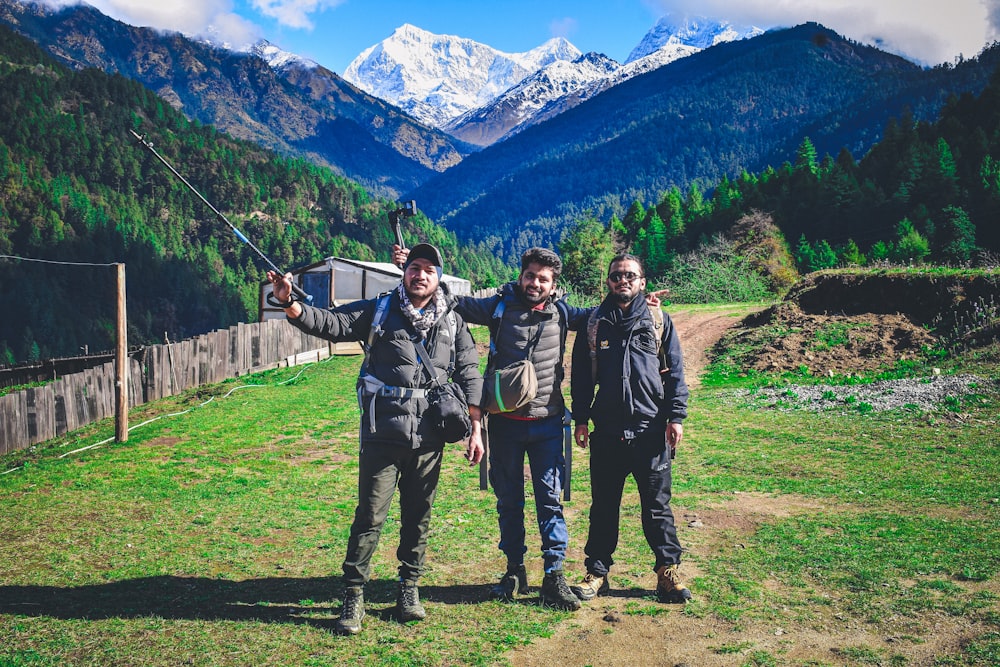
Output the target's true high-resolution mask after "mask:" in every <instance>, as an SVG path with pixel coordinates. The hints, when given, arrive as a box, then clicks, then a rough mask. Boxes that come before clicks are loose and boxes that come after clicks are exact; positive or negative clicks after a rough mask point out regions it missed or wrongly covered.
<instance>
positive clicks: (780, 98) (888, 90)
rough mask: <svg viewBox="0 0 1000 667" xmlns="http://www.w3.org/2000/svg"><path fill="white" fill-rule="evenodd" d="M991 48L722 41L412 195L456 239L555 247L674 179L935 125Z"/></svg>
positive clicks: (816, 31) (986, 65) (805, 31)
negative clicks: (907, 119)
mask: <svg viewBox="0 0 1000 667" xmlns="http://www.w3.org/2000/svg"><path fill="white" fill-rule="evenodd" d="M997 62H1000V49H998V48H992V49H987V50H986V51H984V52H983V53H982V54H980V55H979V56H978V57H977V58H976V59H974V60H969V61H965V62H962V63H959V64H956V65H954V66H942V67H938V68H934V69H931V70H924V69H921V68H919V67H917V66H916V65H914V64H913V63H910V62H908V61H905V60H903V59H902V58H899V57H896V56H892V55H890V54H887V53H885V52H882V51H879V50H878V49H875V48H871V47H866V46H862V45H859V44H856V43H853V42H850V41H849V40H846V39H844V38H843V37H841V36H839V35H837V34H836V33H834V32H832V31H830V30H828V29H826V28H824V27H822V26H819V25H817V24H805V25H802V26H798V27H796V28H792V29H788V30H780V31H774V32H770V33H767V34H764V35H761V36H759V37H756V38H754V39H750V40H745V41H740V42H733V43H728V44H720V45H717V46H714V47H712V48H710V49H706V50H704V51H702V52H700V53H697V54H694V55H692V56H690V57H687V58H683V59H681V60H678V61H676V62H673V63H671V64H669V65H666V66H664V67H661V68H659V69H658V70H655V71H653V72H650V73H648V74H645V75H643V76H639V77H636V78H635V79H632V80H630V81H628V82H626V83H623V84H621V85H619V86H616V87H614V88H611V89H610V90H607V91H605V92H604V93H602V94H600V95H598V96H596V97H595V98H593V99H591V100H588V101H587V102H584V103H583V104H581V105H579V106H577V107H576V108H574V109H571V110H569V111H567V112H566V113H564V114H561V115H560V116H558V117H556V118H554V119H552V120H550V121H547V122H545V123H542V124H540V125H538V126H536V127H534V128H531V129H530V130H527V131H525V132H523V133H521V134H520V135H517V136H515V137H513V138H511V139H509V140H507V141H505V142H502V143H500V144H498V145H495V146H491V147H490V148H488V149H486V150H484V151H482V152H480V153H477V154H475V155H472V156H469V157H468V158H466V159H465V160H464V161H463V162H462V163H461V164H459V165H458V166H456V167H452V168H451V169H449V170H448V171H446V172H445V173H443V174H441V175H439V176H436V177H435V178H434V179H432V180H431V181H429V182H427V183H426V184H424V185H423V186H421V187H420V188H419V189H417V190H415V191H414V192H413V193H412V194H413V196H415V197H417V198H418V199H420V200H422V201H424V203H425V204H424V207H425V210H427V212H428V214H429V215H430V216H431V217H433V218H434V219H435V220H437V221H438V222H441V223H442V224H444V225H445V226H447V227H448V228H449V229H452V230H454V231H455V232H456V233H457V234H458V235H459V237H462V238H464V237H466V236H471V235H473V234H475V237H476V238H477V239H478V238H483V236H482V234H483V231H482V230H484V229H485V230H488V232H487V233H488V234H489V238H488V240H489V241H490V242H492V243H493V244H494V245H495V247H496V248H497V251H498V252H501V253H511V254H513V255H516V253H517V251H518V250H519V249H520V248H522V247H524V246H525V245H529V244H532V243H537V242H543V243H555V242H557V241H558V240H559V238H560V237H561V235H562V234H563V233H564V231H565V229H566V227H567V226H569V225H570V224H572V222H573V221H575V220H578V219H580V218H581V217H584V216H587V215H592V216H595V217H597V218H598V219H601V220H608V219H610V218H611V216H612V215H617V216H618V217H619V218H621V217H623V216H624V215H625V212H626V210H627V208H628V206H629V205H630V204H631V203H632V202H633V201H636V200H638V201H645V202H654V201H656V200H657V199H658V198H659V197H660V196H662V194H663V193H664V192H666V191H668V190H670V189H671V188H672V187H674V186H676V187H678V188H679V189H680V190H681V191H682V192H683V193H685V194H687V193H688V191H689V189H690V188H691V187H692V186H694V187H696V188H699V189H700V190H701V191H702V192H705V191H707V190H710V189H711V187H712V186H713V185H714V184H715V183H718V182H719V181H720V180H721V179H722V178H724V177H725V178H730V179H733V178H736V177H737V176H738V175H739V174H740V173H741V172H742V171H749V172H760V171H763V170H765V169H766V168H767V167H768V165H772V166H775V167H778V166H779V165H781V164H782V163H784V162H785V161H787V160H792V159H794V155H795V151H796V148H797V147H798V146H799V145H800V143H801V142H802V139H803V138H804V137H810V139H811V142H812V144H813V146H814V147H815V148H816V150H817V151H818V153H819V154H820V155H823V154H825V153H830V154H833V155H836V154H837V153H838V151H839V150H840V149H841V148H842V147H846V148H847V149H848V150H849V151H851V153H853V154H855V155H858V156H863V155H864V154H865V153H867V151H868V149H869V148H870V147H871V146H872V145H873V144H874V143H875V142H876V141H877V140H878V139H879V138H880V135H881V132H882V131H883V129H884V128H885V126H886V120H887V119H888V118H889V117H890V116H896V117H902V115H903V113H904V112H905V110H907V109H909V110H910V113H911V114H912V115H913V117H914V118H916V119H918V120H931V119H933V118H935V117H936V115H937V114H938V113H939V111H940V110H941V108H942V107H943V105H944V104H945V102H946V100H947V99H948V97H949V95H951V94H952V93H961V92H975V93H978V92H980V91H981V90H982V89H983V87H984V86H985V85H986V82H987V81H988V79H989V75H990V73H991V72H992V71H993V69H994V68H995V67H996V64H997Z"/></svg>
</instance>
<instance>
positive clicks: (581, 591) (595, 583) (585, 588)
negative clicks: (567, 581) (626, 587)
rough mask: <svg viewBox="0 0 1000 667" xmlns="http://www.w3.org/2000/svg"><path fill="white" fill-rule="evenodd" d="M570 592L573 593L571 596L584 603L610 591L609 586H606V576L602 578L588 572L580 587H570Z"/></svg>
mask: <svg viewBox="0 0 1000 667" xmlns="http://www.w3.org/2000/svg"><path fill="white" fill-rule="evenodd" d="M570 590H571V591H573V595H575V596H576V597H578V598H580V599H581V600H583V601H584V602H586V601H587V600H593V599H594V598H596V597H597V596H598V595H606V594H607V592H608V591H609V590H611V586H610V584H608V575H604V576H603V577H602V576H601V575H599V574H593V573H591V572H588V573H587V576H585V577H584V578H583V581H581V582H580V585H579V586H570Z"/></svg>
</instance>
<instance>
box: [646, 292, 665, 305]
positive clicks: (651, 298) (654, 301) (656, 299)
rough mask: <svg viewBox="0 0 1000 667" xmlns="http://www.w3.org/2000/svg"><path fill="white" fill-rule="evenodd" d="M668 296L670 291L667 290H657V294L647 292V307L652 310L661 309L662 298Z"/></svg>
mask: <svg viewBox="0 0 1000 667" xmlns="http://www.w3.org/2000/svg"><path fill="white" fill-rule="evenodd" d="M668 294H670V290H669V289H666V288H664V289H661V290H656V291H655V292H646V305H647V306H649V307H650V308H659V307H660V303H661V301H660V297H661V296H667V295H668Z"/></svg>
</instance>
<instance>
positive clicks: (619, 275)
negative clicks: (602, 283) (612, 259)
mask: <svg viewBox="0 0 1000 667" xmlns="http://www.w3.org/2000/svg"><path fill="white" fill-rule="evenodd" d="M642 277H643V276H640V275H639V274H638V273H632V272H631V271H612V272H611V273H609V274H608V280H610V281H611V282H613V283H620V282H621V281H623V280H624V281H625V282H629V283H630V282H632V281H633V280H638V279H639V278H642Z"/></svg>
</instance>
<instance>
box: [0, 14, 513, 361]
mask: <svg viewBox="0 0 1000 667" xmlns="http://www.w3.org/2000/svg"><path fill="white" fill-rule="evenodd" d="M0 89H2V90H3V91H4V92H3V95H2V96H0V254H3V255H8V256H14V257H25V258H33V259H44V260H48V261H49V262H52V263H40V262H28V261H23V260H19V259H11V258H3V259H0V284H2V285H3V286H4V289H3V290H0V310H2V312H3V316H2V317H0V363H10V362H13V361H23V360H29V359H38V358H48V357H53V356H65V355H72V354H78V353H79V352H80V350H81V349H82V348H83V347H84V346H86V347H87V348H89V350H90V351H91V352H94V351H97V350H105V349H110V348H111V347H112V346H113V337H114V327H113V317H114V304H115V296H114V273H113V270H112V269H111V268H108V267H102V266H78V265H72V266H71V265H68V263H88V264H106V263H114V262H124V263H125V265H126V274H127V293H128V319H129V329H130V331H129V342H130V343H131V344H139V343H144V342H151V341H162V339H163V337H164V336H165V335H166V336H167V337H169V338H170V339H172V340H176V339H179V338H183V337H187V336H191V335H195V334H199V333H203V332H205V331H208V330H211V329H215V328H219V327H225V326H229V325H231V324H233V323H235V322H238V321H248V320H251V321H252V320H255V319H256V317H257V305H256V299H257V288H258V283H259V281H260V280H261V279H262V277H263V273H264V270H265V268H266V267H265V266H263V265H262V263H261V262H260V260H259V259H258V258H257V257H256V255H255V254H253V253H252V252H251V251H250V250H249V249H248V248H247V247H246V246H245V245H244V244H243V243H241V242H240V241H239V240H238V239H237V238H236V237H235V236H234V235H233V234H232V233H231V231H230V230H229V228H228V227H226V226H225V224H224V223H222V222H221V221H220V220H219V219H218V218H216V217H215V216H214V214H212V213H211V211H210V210H208V209H207V208H206V207H205V206H204V204H203V203H202V202H200V201H199V200H198V199H197V198H196V197H195V196H194V195H193V194H192V193H191V192H190V191H189V190H187V188H185V187H184V185H183V184H182V183H180V182H179V181H178V180H177V179H176V178H175V177H174V176H172V175H171V174H170V173H169V172H168V171H167V170H166V168H165V167H164V166H163V165H162V164H161V163H160V162H159V161H158V160H156V158H155V157H154V156H152V155H151V154H150V153H149V152H148V151H147V150H145V149H144V148H143V147H142V146H140V145H139V144H138V143H137V142H136V141H135V140H134V139H133V138H132V137H131V135H130V133H129V130H130V129H135V130H136V131H137V132H138V133H140V134H143V135H146V136H147V137H148V138H149V139H150V140H151V141H152V142H153V143H154V146H155V148H156V149H157V151H158V152H160V153H161V154H162V155H163V156H164V157H165V158H166V159H167V160H169V161H170V162H171V163H172V164H173V165H174V166H175V167H176V168H177V169H178V170H179V171H180V172H181V173H182V174H184V175H185V176H186V177H187V179H188V180H189V181H190V182H191V183H192V184H193V185H194V186H195V187H197V188H198V189H199V190H200V191H201V193H202V194H204V195H205V197H206V198H207V199H208V200H209V201H211V202H213V203H214V204H215V205H216V207H217V208H219V209H220V210H221V211H223V212H224V213H225V214H226V215H227V217H229V219H230V220H231V221H232V222H233V223H234V224H235V225H236V226H237V227H238V228H240V229H241V230H242V231H243V232H244V233H245V234H246V236H248V237H249V238H250V239H252V240H253V241H254V243H255V244H256V245H257V246H258V247H260V248H261V249H262V250H263V251H264V253H265V254H267V255H268V256H269V257H270V258H271V259H272V260H273V261H274V262H275V263H276V264H278V265H279V266H281V267H283V268H286V269H287V268H291V267H293V266H298V265H302V264H306V263H309V262H312V261H315V260H318V259H320V258H322V257H325V256H330V255H335V256H344V257H351V258H356V259H363V260H375V259H381V260H383V261H386V260H388V256H389V252H388V251H389V246H390V244H391V242H392V239H393V237H392V234H391V231H390V229H389V226H388V224H387V222H386V220H387V217H386V214H387V211H388V210H390V209H391V208H395V207H396V206H397V204H396V203H394V202H387V201H380V200H376V199H373V198H372V197H370V196H369V195H368V194H367V193H366V192H365V191H364V190H363V189H362V188H361V187H360V186H358V185H357V184H355V183H352V182H351V181H348V180H347V179H345V178H342V177H340V176H337V175H336V174H334V173H333V172H332V171H331V170H329V169H326V168H320V167H317V166H315V165H313V164H310V163H308V162H306V161H304V160H300V159H289V158H284V157H280V156H277V155H276V154H274V153H272V152H270V151H267V150H263V149H261V148H259V147H257V146H254V145H252V144H249V143H246V142H242V141H237V140H234V139H232V138H229V137H227V136H226V135H224V134H221V133H219V132H217V131H216V130H214V129H213V128H211V127H207V126H201V125H199V124H197V123H193V124H192V123H189V122H188V121H187V120H186V119H185V118H184V116H182V115H181V114H180V113H178V112H176V111H174V110H173V109H172V108H171V106H170V105H169V104H167V103H166V102H165V101H163V100H162V99H160V98H158V97H157V96H156V95H154V94H153V93H152V92H151V91H149V90H148V89H146V88H144V87H142V86H141V85H139V84H138V83H135V82H133V81H129V80H127V79H125V78H124V77H121V76H108V75H105V74H103V73H101V72H98V71H96V70H89V69H88V70H82V71H80V72H72V71H70V70H67V69H65V68H64V67H62V66H61V65H59V64H57V63H56V62H54V61H53V60H52V59H51V58H49V57H48V56H46V55H45V54H44V53H43V52H42V51H41V50H40V49H39V48H38V47H37V46H36V45H35V44H34V43H32V42H30V41H29V40H27V39H24V38H22V37H20V36H18V35H16V34H14V33H12V32H11V31H9V30H8V29H6V28H0ZM418 206H419V202H418ZM407 223H408V224H409V223H413V226H412V227H410V228H409V229H408V232H409V235H408V237H407V238H408V240H410V239H416V238H421V239H426V240H430V241H432V242H434V243H437V244H439V245H440V246H441V247H442V249H443V250H444V252H445V253H446V257H447V261H448V267H447V269H448V270H449V272H451V273H455V274H458V275H462V276H466V277H468V278H470V279H471V280H472V281H473V282H474V283H476V284H484V283H485V284H492V283H495V282H496V281H497V280H498V279H502V278H505V277H506V273H507V269H506V268H505V267H503V266H502V265H501V264H500V262H499V260H498V259H497V258H496V257H495V256H493V255H492V254H490V253H487V252H480V251H477V250H476V249H475V248H467V247H463V248H462V250H461V252H459V250H458V246H457V243H456V241H455V237H454V235H452V234H450V233H447V232H445V231H443V230H442V229H441V228H439V227H437V226H435V225H433V224H432V223H430V222H429V221H428V220H427V219H426V218H425V217H424V216H422V215H418V216H417V217H415V218H410V219H408V220H407ZM64 263H66V264H64Z"/></svg>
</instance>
